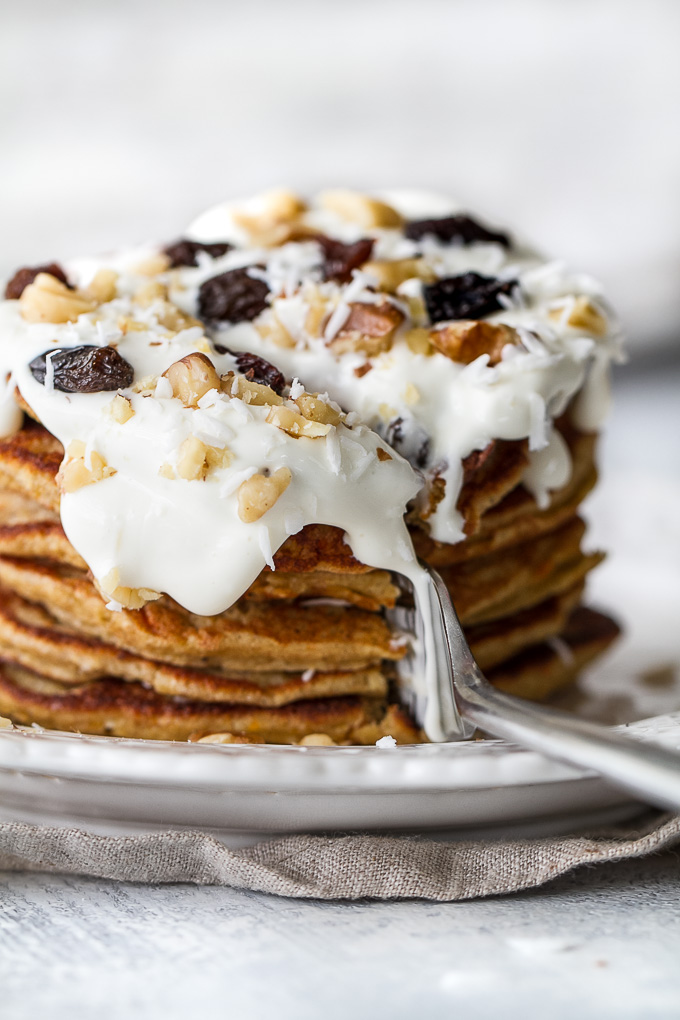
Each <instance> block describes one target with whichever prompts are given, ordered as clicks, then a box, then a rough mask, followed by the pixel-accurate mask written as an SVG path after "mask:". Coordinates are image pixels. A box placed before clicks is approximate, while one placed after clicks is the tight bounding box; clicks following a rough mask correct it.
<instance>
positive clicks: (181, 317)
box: [156, 301, 203, 333]
mask: <svg viewBox="0 0 680 1020" xmlns="http://www.w3.org/2000/svg"><path fill="white" fill-rule="evenodd" d="M156 318H157V319H158V323H159V325H160V326H164V327H165V329H169V330H170V331H171V332H175V333H179V332H181V330H183V329H191V328H192V327H194V326H200V327H201V329H203V323H202V322H199V321H198V319H194V317H193V315H187V313H186V312H183V311H182V309H181V308H178V307H177V305H173V304H172V302H171V301H164V302H163V304H162V307H161V309H160V311H159V312H158V314H157V315H156Z"/></svg>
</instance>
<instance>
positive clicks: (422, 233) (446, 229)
mask: <svg viewBox="0 0 680 1020" xmlns="http://www.w3.org/2000/svg"><path fill="white" fill-rule="evenodd" d="M404 234H405V235H406V237H408V238H409V239H410V240H411V241H420V240H421V239H422V238H423V237H428V236H430V235H431V236H433V237H436V238H437V240H439V241H443V242H444V243H445V244H451V242H452V241H458V242H459V244H474V242H475V241H488V242H493V243H495V244H502V245H503V247H504V248H510V246H511V244H512V242H511V240H510V236H509V235H508V234H504V233H501V232H500V231H495V230H489V229H488V228H487V227H485V226H483V225H482V224H481V223H480V222H479V220H475V219H473V218H472V216H465V215H463V214H460V215H458V216H444V217H443V219H439V220H411V222H410V223H407V224H406V226H405V227H404Z"/></svg>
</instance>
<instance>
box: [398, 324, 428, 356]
mask: <svg viewBox="0 0 680 1020" xmlns="http://www.w3.org/2000/svg"><path fill="white" fill-rule="evenodd" d="M404 340H405V341H406V343H407V344H408V347H409V350H411V351H412V352H413V353H414V354H425V355H426V356H429V355H430V354H434V347H433V346H432V341H431V340H430V330H429V329H421V328H418V327H416V328H415V329H409V330H407V331H406V333H404Z"/></svg>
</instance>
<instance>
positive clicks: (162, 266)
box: [132, 251, 170, 276]
mask: <svg viewBox="0 0 680 1020" xmlns="http://www.w3.org/2000/svg"><path fill="white" fill-rule="evenodd" d="M169 268H170V259H169V258H168V256H167V255H165V254H164V253H163V252H160V251H159V252H158V253H157V254H156V255H149V257H148V258H146V259H143V260H142V261H141V262H138V263H137V265H135V266H133V267H132V272H133V273H137V275H138V276H158V274H159V273H165V272H167V270H168V269H169Z"/></svg>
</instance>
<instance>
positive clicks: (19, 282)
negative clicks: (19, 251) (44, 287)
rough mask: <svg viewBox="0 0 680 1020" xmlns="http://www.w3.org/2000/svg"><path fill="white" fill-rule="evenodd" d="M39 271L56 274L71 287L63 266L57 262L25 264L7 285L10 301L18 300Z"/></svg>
mask: <svg viewBox="0 0 680 1020" xmlns="http://www.w3.org/2000/svg"><path fill="white" fill-rule="evenodd" d="M38 273H49V274H50V276H56V278H57V280H61V282H62V283H65V284H66V286H67V287H70V284H69V282H68V280H67V279H66V274H65V273H64V270H63V269H62V268H61V266H59V265H57V263H56V262H48V263H47V265H45V266H24V267H23V269H17V271H16V273H15V274H14V276H13V277H12V279H11V280H10V281H9V283H8V284H7V286H6V287H5V297H6V298H8V299H9V300H10V301H16V300H17V298H20V297H21V295H22V294H23V292H24V291H25V289H26V287H28V285H29V283H33V281H34V280H35V278H36V276H37V275H38Z"/></svg>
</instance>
